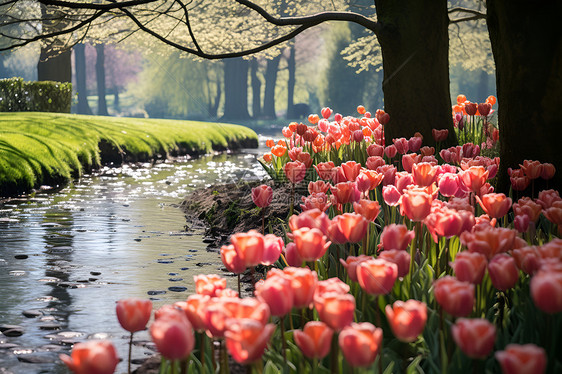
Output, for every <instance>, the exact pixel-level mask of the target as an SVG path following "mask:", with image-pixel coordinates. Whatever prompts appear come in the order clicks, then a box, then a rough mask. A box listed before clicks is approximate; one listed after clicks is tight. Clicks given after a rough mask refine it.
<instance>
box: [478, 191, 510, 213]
mask: <svg viewBox="0 0 562 374" xmlns="http://www.w3.org/2000/svg"><path fill="white" fill-rule="evenodd" d="M476 200H477V201H478V204H480V206H481V207H482V209H484V211H485V212H486V213H487V214H488V215H489V216H490V217H492V218H502V217H503V216H505V215H506V214H507V212H508V211H509V208H511V198H509V197H507V196H505V194H503V193H489V194H486V195H483V196H482V198H480V197H479V196H476Z"/></svg>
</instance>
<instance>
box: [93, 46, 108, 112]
mask: <svg viewBox="0 0 562 374" xmlns="http://www.w3.org/2000/svg"><path fill="white" fill-rule="evenodd" d="M96 82H97V87H98V115H100V116H107V115H109V113H108V112H107V102H106V101H105V47H104V45H103V44H96Z"/></svg>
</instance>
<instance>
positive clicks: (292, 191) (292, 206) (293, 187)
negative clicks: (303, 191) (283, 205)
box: [289, 183, 295, 217]
mask: <svg viewBox="0 0 562 374" xmlns="http://www.w3.org/2000/svg"><path fill="white" fill-rule="evenodd" d="M294 200H295V184H294V183H291V205H290V208H289V217H291V216H292V215H293V210H294V204H295V201H294Z"/></svg>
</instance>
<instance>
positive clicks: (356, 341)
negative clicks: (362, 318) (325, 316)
mask: <svg viewBox="0 0 562 374" xmlns="http://www.w3.org/2000/svg"><path fill="white" fill-rule="evenodd" d="M382 335H383V334H382V329H380V328H378V327H375V326H373V325H372V324H370V323H368V322H363V323H353V324H351V326H348V327H346V328H345V329H344V330H343V331H342V332H341V333H340V335H339V338H338V342H339V346H340V349H341V351H342V353H343V356H344V357H345V359H346V360H347V362H348V363H349V364H350V365H351V366H353V367H368V366H370V365H371V364H372V363H373V362H375V359H376V358H377V354H378V353H379V350H380V348H381V345H382Z"/></svg>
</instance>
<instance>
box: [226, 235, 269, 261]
mask: <svg viewBox="0 0 562 374" xmlns="http://www.w3.org/2000/svg"><path fill="white" fill-rule="evenodd" d="M230 242H231V243H232V245H233V246H234V249H235V250H236V252H237V253H238V256H239V257H240V258H241V259H242V261H244V264H246V267H253V266H256V265H259V264H260V263H261V262H262V260H263V251H264V244H265V240H264V237H263V235H262V234H260V233H258V232H257V231H255V230H250V231H248V232H246V233H242V232H241V233H237V234H234V235H232V237H231V238H230Z"/></svg>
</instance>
